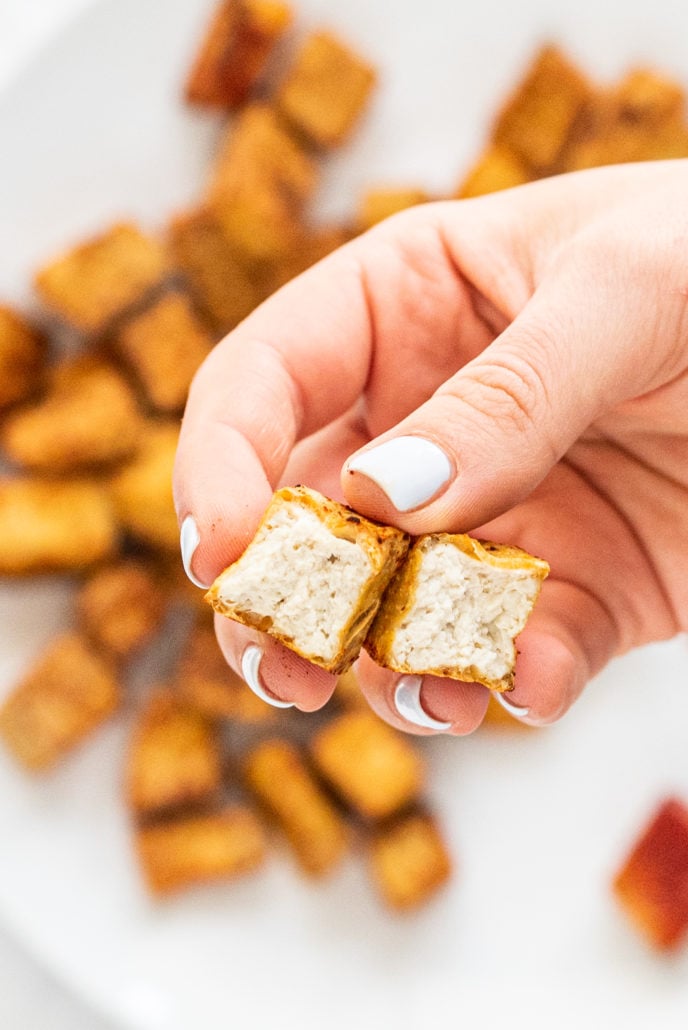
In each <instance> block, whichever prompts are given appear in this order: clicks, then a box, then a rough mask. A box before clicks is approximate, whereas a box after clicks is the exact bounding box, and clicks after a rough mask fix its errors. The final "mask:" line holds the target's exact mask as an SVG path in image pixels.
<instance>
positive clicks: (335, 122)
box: [277, 32, 376, 149]
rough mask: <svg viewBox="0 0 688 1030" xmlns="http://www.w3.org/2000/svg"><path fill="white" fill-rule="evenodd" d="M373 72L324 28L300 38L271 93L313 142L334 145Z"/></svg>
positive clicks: (348, 128) (360, 104)
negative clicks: (285, 74)
mask: <svg viewBox="0 0 688 1030" xmlns="http://www.w3.org/2000/svg"><path fill="white" fill-rule="evenodd" d="M375 80H376V74H375V69H374V68H373V67H372V65H370V64H368V62H367V61H365V60H363V59H362V58H361V57H359V56H358V55H357V54H355V53H354V52H353V51H352V50H351V49H350V48H349V47H347V46H346V45H345V44H344V43H343V42H342V41H341V40H339V39H337V37H336V36H333V35H332V34H331V33H329V32H314V33H312V34H311V35H310V36H308V38H307V39H306V40H305V42H304V44H303V46H302V47H301V50H300V51H299V53H298V54H297V55H296V58H295V60H294V63H293V64H292V66H291V68H290V69H289V71H288V72H287V76H286V78H285V80H284V82H283V83H282V86H281V88H280V89H279V91H278V93H277V104H278V106H279V108H280V110H281V111H282V112H283V113H284V115H285V117H286V118H287V119H288V120H289V121H290V122H291V123H292V125H294V126H295V128H297V129H298V130H299V132H302V133H303V134H304V136H305V137H306V139H308V140H309V141H310V142H311V143H312V144H313V145H314V146H316V147H321V148H323V149H328V148H330V147H336V146H339V145H340V144H341V143H343V142H344V141H345V140H346V139H347V138H348V137H349V136H350V135H351V132H352V130H353V128H354V125H355V124H356V122H357V121H358V119H359V117H360V116H361V114H362V112H363V110H364V108H365V107H366V105H367V103H368V101H369V99H370V95H371V93H372V90H373V87H374V85H375Z"/></svg>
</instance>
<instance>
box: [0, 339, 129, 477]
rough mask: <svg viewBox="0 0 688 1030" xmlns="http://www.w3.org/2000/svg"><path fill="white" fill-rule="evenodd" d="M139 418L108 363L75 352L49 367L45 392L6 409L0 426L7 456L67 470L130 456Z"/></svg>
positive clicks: (43, 468)
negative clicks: (35, 399) (24, 404)
mask: <svg viewBox="0 0 688 1030" xmlns="http://www.w3.org/2000/svg"><path fill="white" fill-rule="evenodd" d="M143 428H144V420H143V416H142V414H141V412H140V411H139V408H138V405H137V403H136V398H135V397H134V393H133V391H132V389H131V387H130V386H129V384H128V383H127V382H126V381H125V379H124V378H123V376H122V375H121V374H120V373H119V372H118V371H117V369H115V368H113V367H112V365H110V364H108V363H107V362H105V361H102V360H101V359H99V358H96V357H91V356H86V357H83V356H80V357H78V358H75V359H72V360H70V361H65V362H63V363H61V364H59V365H57V366H55V368H54V369H53V370H52V372H51V373H50V376H49V381H48V390H47V393H46V395H45V396H44V397H43V398H42V399H41V400H40V401H38V402H37V403H36V404H32V405H31V406H30V407H26V408H20V409H19V410H17V411H14V412H12V413H11V414H10V415H9V416H8V417H7V419H6V420H5V422H4V424H3V425H2V427H1V428H0V445H1V446H2V448H3V450H4V451H5V453H6V455H7V457H8V458H9V459H10V461H12V462H14V463H15V464H17V465H21V466H23V467H24V468H26V469H30V470H32V471H34V472H40V473H42V474H44V475H46V474H47V475H53V476H58V475H67V474H70V473H74V472H79V471H81V470H87V469H91V468H97V467H98V466H106V465H113V464H116V463H119V462H122V461H124V460H125V459H126V458H129V457H131V455H132V454H133V453H134V452H135V450H136V448H137V447H138V444H139V441H140V439H141V437H142V434H143Z"/></svg>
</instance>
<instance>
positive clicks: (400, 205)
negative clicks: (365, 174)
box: [356, 186, 430, 232]
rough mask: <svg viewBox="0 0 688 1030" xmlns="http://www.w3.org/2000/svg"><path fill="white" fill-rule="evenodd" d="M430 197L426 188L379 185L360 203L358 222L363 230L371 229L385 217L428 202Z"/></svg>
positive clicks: (364, 196) (362, 198)
mask: <svg viewBox="0 0 688 1030" xmlns="http://www.w3.org/2000/svg"><path fill="white" fill-rule="evenodd" d="M429 200H430V197H429V196H428V194H427V193H426V192H425V190H421V189H417V188H414V187H410V186H405V187H404V186H399V187H379V188H377V189H374V190H368V191H367V192H366V193H364V194H363V196H362V197H361V199H360V201H359V204H358V215H357V218H356V224H357V226H358V228H359V229H360V230H361V232H364V231H365V230H366V229H371V228H372V227H373V226H374V225H377V224H378V222H383V221H384V220H385V218H390V217H391V216H392V215H396V214H398V212H399V211H405V210H407V208H409V207H415V206H416V204H426V203H427V202H428V201H429Z"/></svg>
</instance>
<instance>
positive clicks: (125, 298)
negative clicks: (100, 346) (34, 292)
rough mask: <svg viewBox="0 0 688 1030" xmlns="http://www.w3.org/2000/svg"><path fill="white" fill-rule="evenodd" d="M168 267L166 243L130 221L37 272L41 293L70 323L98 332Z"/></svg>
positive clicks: (75, 248) (49, 304)
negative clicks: (143, 231)
mask: <svg viewBox="0 0 688 1030" xmlns="http://www.w3.org/2000/svg"><path fill="white" fill-rule="evenodd" d="M168 271H169V263H168V260H167V255H166V253H165V249H164V247H163V246H162V245H161V244H160V243H159V242H158V241H157V240H154V239H152V238H151V237H149V236H145V235H144V234H143V233H142V232H141V230H140V229H138V228H137V227H136V226H135V225H131V224H129V223H127V222H122V223H121V224H118V225H114V226H113V227H112V228H111V229H108V231H107V232H105V233H102V234H101V235H99V236H96V237H94V238H93V239H91V240H87V241H86V242H85V243H82V244H80V245H79V246H77V247H74V249H73V250H70V251H68V252H67V253H66V254H63V255H62V256H61V257H58V258H57V259H56V260H55V261H52V262H51V263H50V264H49V265H46V266H45V267H44V268H42V269H40V271H39V272H38V273H37V274H36V287H37V289H38V292H39V294H40V295H41V298H42V299H43V300H44V301H45V303H46V304H47V305H48V306H49V307H50V308H52V310H53V311H55V312H56V314H58V315H60V316H61V317H62V318H63V319H64V320H65V322H69V323H70V324H71V325H73V326H74V327H75V328H77V329H80V330H81V331H82V332H85V333H98V332H101V331H102V330H104V329H106V328H107V327H108V325H109V324H110V322H112V320H113V319H114V318H115V317H116V316H118V315H121V314H122V312H123V311H126V309H127V308H130V307H132V306H133V305H134V304H137V303H138V302H139V301H140V300H141V299H142V298H143V297H144V296H145V295H146V293H148V291H149V290H151V289H152V288H153V287H154V286H157V285H158V283H159V282H161V280H162V279H163V278H164V277H165V275H166V274H167V273H168Z"/></svg>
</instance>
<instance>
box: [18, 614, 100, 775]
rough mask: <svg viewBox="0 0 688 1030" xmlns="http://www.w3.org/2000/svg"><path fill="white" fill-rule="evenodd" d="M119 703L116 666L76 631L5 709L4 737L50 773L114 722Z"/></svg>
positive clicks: (44, 658)
mask: <svg viewBox="0 0 688 1030" xmlns="http://www.w3.org/2000/svg"><path fill="white" fill-rule="evenodd" d="M119 700H120V687H119V684H118V682H117V678H116V676H115V672H114V669H113V666H112V665H111V663H110V662H109V661H107V659H105V658H104V657H103V656H102V655H101V654H98V653H97V652H96V651H95V649H94V648H93V647H92V645H91V644H90V643H89V642H88V641H87V640H86V639H85V638H84V637H82V636H80V635H78V634H76V633H66V634H64V635H62V636H60V637H58V638H57V639H56V640H54V641H53V643H52V644H50V646H49V647H48V648H47V650H46V651H44V653H43V654H42V655H41V656H40V658H39V659H38V661H37V662H36V663H35V665H34V666H33V667H32V668H30V669H29V671H28V672H27V673H26V675H25V676H24V678H23V679H22V680H21V682H20V683H19V684H18V685H17V686H16V687H15V689H14V690H13V691H12V693H11V694H10V695H9V697H7V699H6V700H5V702H4V703H3V705H2V707H1V708H0V737H2V739H3V741H4V742H5V744H6V745H7V747H8V748H9V750H10V751H11V752H12V754H13V755H14V757H15V758H16V759H17V760H18V761H19V762H21V764H22V765H24V766H26V768H27V769H31V770H33V771H36V772H40V771H43V770H45V769H49V768H50V767H51V766H53V765H54V764H55V763H56V762H57V760H58V759H59V758H62V756H63V755H65V754H67V752H69V751H71V750H72V749H73V748H74V747H76V745H77V744H79V743H80V742H81V741H82V740H83V739H84V738H85V737H87V736H88V735H89V734H90V733H91V732H92V731H93V730H94V729H95V728H96V726H99V725H100V724H101V723H102V722H104V721H105V720H106V719H108V718H109V716H110V715H112V713H113V712H114V711H115V709H116V708H117V706H118V704H119Z"/></svg>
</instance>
